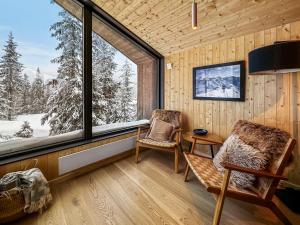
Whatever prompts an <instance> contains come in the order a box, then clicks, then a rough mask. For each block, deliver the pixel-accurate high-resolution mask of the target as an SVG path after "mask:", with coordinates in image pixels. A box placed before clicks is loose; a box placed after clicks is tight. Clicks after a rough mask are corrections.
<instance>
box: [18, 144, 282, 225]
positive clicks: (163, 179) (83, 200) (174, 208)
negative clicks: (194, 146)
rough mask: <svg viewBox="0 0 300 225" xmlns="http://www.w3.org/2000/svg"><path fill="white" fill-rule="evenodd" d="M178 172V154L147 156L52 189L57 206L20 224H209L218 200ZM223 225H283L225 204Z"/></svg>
mask: <svg viewBox="0 0 300 225" xmlns="http://www.w3.org/2000/svg"><path fill="white" fill-rule="evenodd" d="M184 165H185V162H184V159H182V160H181V164H180V168H182V170H181V171H182V172H181V174H175V173H174V172H173V155H171V154H167V153H163V152H158V151H151V150H150V151H144V152H143V153H142V161H141V162H140V163H139V164H135V163H134V158H133V157H129V158H127V159H124V160H121V161H118V162H116V163H114V164H111V165H109V166H106V167H103V168H100V169H98V170H96V171H94V172H91V173H88V174H85V175H83V176H80V177H77V178H74V179H71V180H69V181H64V182H63V183H59V184H55V185H52V186H51V189H52V194H53V197H54V201H53V203H52V204H51V206H50V207H49V208H48V209H47V210H46V211H45V212H44V213H43V214H37V213H36V214H32V215H29V216H27V217H25V218H23V219H21V220H20V221H17V222H16V223H14V224H18V225H27V224H28V225H29V224H30V225H45V224H49V225H50V224H51V225H82V224H88V225H94V224H97V225H102V224H103V225H104V224H105V225H106V224H107V225H117V224H120V225H146V224H147V225H148V224H149V225H152V224H153V225H157V224H164V225H177V224H180V225H182V224H186V225H189V224H191V225H193V224H195V225H196V224H197V225H199V224H200V225H202V224H203V225H209V224H211V223H212V219H213V212H214V208H215V200H214V199H213V197H212V196H211V194H210V193H208V192H207V191H206V189H205V188H204V187H203V186H201V184H200V182H198V180H197V179H196V178H195V176H194V175H193V173H190V181H189V182H187V183H186V182H184V181H183V168H184ZM221 224H223V225H233V224H239V225H249V224H250V225H263V224H268V225H280V224H281V223H280V222H279V221H278V219H277V218H276V217H275V216H274V215H273V214H272V212H271V211H269V210H267V209H265V208H262V207H258V206H255V205H252V204H247V203H244V202H240V201H237V200H233V199H226V201H225V206H224V210H223V213H222V218H221Z"/></svg>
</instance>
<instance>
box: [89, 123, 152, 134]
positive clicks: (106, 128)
mask: <svg viewBox="0 0 300 225" xmlns="http://www.w3.org/2000/svg"><path fill="white" fill-rule="evenodd" d="M144 124H149V120H146V119H144V120H137V121H132V122H124V123H113V124H106V125H101V126H96V127H93V134H98V135H99V134H103V133H108V132H111V131H117V130H121V129H124V128H134V127H137V126H139V125H144Z"/></svg>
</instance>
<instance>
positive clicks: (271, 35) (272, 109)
mask: <svg viewBox="0 0 300 225" xmlns="http://www.w3.org/2000/svg"><path fill="white" fill-rule="evenodd" d="M264 35H265V38H264V39H265V45H271V44H273V43H274V42H275V41H276V28H271V29H268V30H265V34H264ZM264 78H265V91H264V93H265V96H264V102H265V124H266V125H268V126H273V127H276V117H277V115H276V79H277V76H276V75H275V74H274V75H266V76H265V77H264Z"/></svg>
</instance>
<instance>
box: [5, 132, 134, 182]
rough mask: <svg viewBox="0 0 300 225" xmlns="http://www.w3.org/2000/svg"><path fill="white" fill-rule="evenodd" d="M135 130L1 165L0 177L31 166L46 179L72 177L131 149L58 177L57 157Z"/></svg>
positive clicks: (105, 142)
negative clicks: (38, 170)
mask: <svg viewBox="0 0 300 225" xmlns="http://www.w3.org/2000/svg"><path fill="white" fill-rule="evenodd" d="M135 135H136V132H133V133H129V134H125V135H120V136H116V137H113V138H108V139H104V140H101V141H97V142H93V143H90V144H86V145H82V146H78V147H73V148H69V149H65V150H62V151H58V152H53V153H49V154H46V155H41V156H38V157H34V158H30V159H26V160H21V161H18V162H14V163H9V164H6V165H2V166H0V177H2V176H3V175H4V174H6V173H9V172H15V171H20V170H25V169H30V168H32V167H33V166H36V167H38V168H39V169H40V170H41V171H42V172H43V174H44V175H45V177H46V178H47V179H48V180H51V181H53V180H56V179H62V178H64V177H65V176H66V177H69V176H70V177H73V176H74V175H76V174H81V173H82V172H84V171H90V170H91V169H95V168H98V167H99V166H101V165H106V164H107V163H110V162H113V161H116V160H119V159H121V158H124V157H127V156H129V155H131V154H133V151H131V150H130V151H128V152H124V153H121V154H120V155H116V156H113V157H110V158H108V159H105V160H102V161H100V162H97V163H94V164H92V165H89V166H87V167H84V168H80V169H78V170H76V171H74V173H73V172H71V173H68V174H66V175H64V176H61V177H59V176H58V158H59V157H62V156H66V155H70V154H73V153H76V152H80V151H84V150H87V149H90V148H93V147H96V146H100V145H104V144H107V143H112V142H115V141H119V140H122V139H125V138H129V137H132V136H135ZM36 159H37V164H36V165H35V160H36Z"/></svg>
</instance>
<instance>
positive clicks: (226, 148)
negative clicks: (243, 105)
mask: <svg viewBox="0 0 300 225" xmlns="http://www.w3.org/2000/svg"><path fill="white" fill-rule="evenodd" d="M289 138H290V135H289V134H288V133H287V132H285V131H282V130H280V129H277V128H272V127H267V126H264V125H260V124H256V123H252V122H249V121H245V120H240V121H238V122H237V123H236V124H235V126H234V128H233V131H232V133H231V135H230V136H229V137H228V138H227V140H226V141H225V142H224V144H223V146H222V147H221V149H220V151H219V152H218V154H217V155H216V157H215V158H214V160H213V162H214V165H215V166H216V168H217V169H218V170H219V171H223V170H224V168H223V166H222V165H221V163H222V162H225V161H226V162H229V163H232V164H235V165H239V166H242V167H247V168H251V169H255V170H269V169H270V168H269V167H270V165H272V164H273V162H274V160H276V159H277V158H278V157H279V156H280V155H281V153H282V152H283V150H284V147H285V145H286V143H287V141H288V139H289ZM256 181H257V179H256V177H255V176H254V175H252V174H247V173H241V172H237V171H232V175H231V183H232V184H234V185H236V186H237V187H239V188H251V189H252V188H255V186H256V185H255V182H256Z"/></svg>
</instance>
